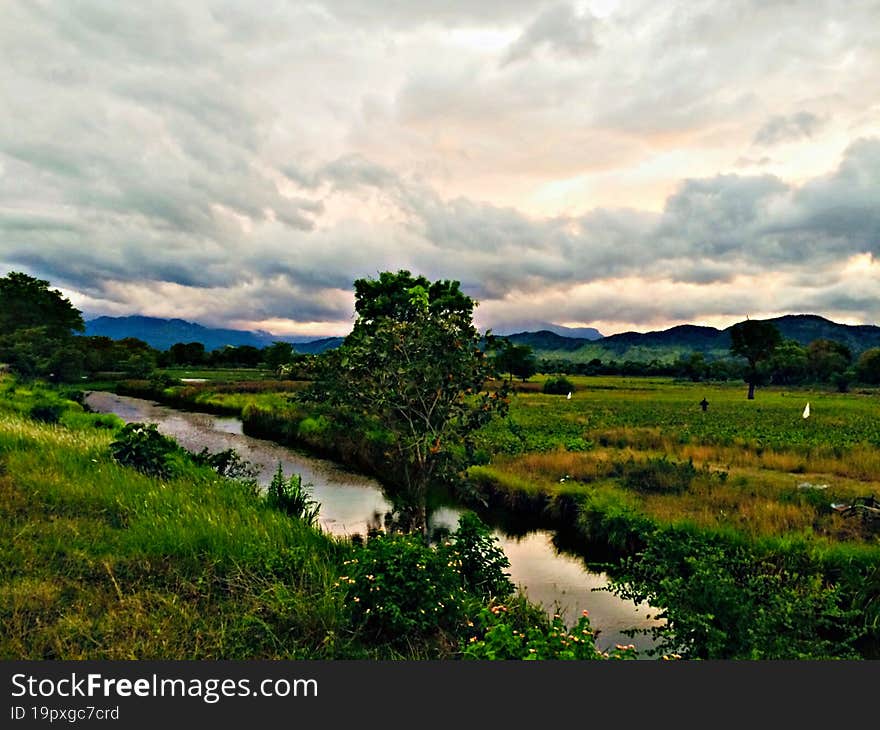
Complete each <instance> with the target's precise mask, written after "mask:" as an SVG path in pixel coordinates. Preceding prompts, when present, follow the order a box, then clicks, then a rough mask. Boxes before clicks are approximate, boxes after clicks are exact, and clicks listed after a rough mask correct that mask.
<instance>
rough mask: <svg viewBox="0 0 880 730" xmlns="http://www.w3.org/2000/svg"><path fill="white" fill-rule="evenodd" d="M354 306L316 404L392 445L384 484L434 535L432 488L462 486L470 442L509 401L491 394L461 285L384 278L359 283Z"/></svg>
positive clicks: (322, 375)
mask: <svg viewBox="0 0 880 730" xmlns="http://www.w3.org/2000/svg"><path fill="white" fill-rule="evenodd" d="M355 300H356V303H355V310H356V312H357V315H358V316H357V319H356V321H355V324H354V327H353V328H352V331H351V334H349V335H348V337H346V338H345V341H344V343H343V344H342V346H341V347H340V348H338V349H337V350H334V351H331V352H328V353H326V354H325V355H324V356H322V361H323V363H322V367H321V368H320V370H319V373H318V377H317V379H316V381H315V383H314V386H313V388H312V389H311V391H310V393H309V397H312V398H314V399H318V400H321V401H322V402H324V403H327V404H328V405H330V406H332V407H333V408H334V409H335V410H336V412H337V413H339V412H341V413H343V414H347V415H348V416H349V417H352V418H359V419H363V420H365V421H366V422H367V428H366V429H365V430H368V431H369V430H371V429H372V433H373V434H374V438H378V439H381V440H383V441H384V443H385V444H386V456H387V467H388V472H387V473H386V475H385V481H386V483H389V482H390V485H391V486H392V487H393V488H394V490H395V493H394V494H393V495H392V496H393V497H395V501H396V502H397V504H398V506H399V507H400V508H401V509H402V510H405V511H407V512H408V513H409V514H410V518H411V527H412V528H413V529H421V530H422V531H426V529H427V522H426V520H427V517H426V495H427V490H428V487H429V485H431V484H435V483H455V482H456V481H457V477H458V476H459V475H460V473H461V470H462V468H463V467H464V466H465V465H466V464H467V463H468V461H469V458H470V457H471V456H472V449H471V448H470V436H471V434H472V433H473V432H474V431H475V430H476V429H477V428H479V427H480V426H482V425H483V424H485V423H486V422H487V421H488V420H489V419H491V418H492V416H493V415H495V414H497V413H499V412H503V410H504V409H505V408H506V405H507V401H506V392H505V391H503V390H502V391H501V392H498V391H495V392H491V393H490V392H488V391H486V390H485V388H484V385H485V383H486V380H487V378H488V377H489V376H490V375H492V374H494V366H493V362H492V360H491V359H490V358H488V357H486V356H485V354H484V352H483V350H482V345H483V344H484V337H483V336H481V335H480V333H479V332H478V331H477V330H476V328H475V327H474V324H473V320H472V316H473V309H474V306H475V302H474V301H473V300H472V299H471V298H470V297H468V296H466V295H465V294H464V293H463V292H461V290H460V289H459V282H457V281H440V282H429V281H428V280H427V279H425V278H424V277H421V276H419V277H414V276H412V274H410V272H409V271H403V270H402V271H398V272H397V273H391V272H384V273H382V274H380V276H379V278H378V279H359V280H358V281H356V282H355Z"/></svg>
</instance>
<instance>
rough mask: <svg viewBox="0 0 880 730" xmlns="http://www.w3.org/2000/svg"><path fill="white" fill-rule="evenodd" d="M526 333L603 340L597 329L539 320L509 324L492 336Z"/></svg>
mask: <svg viewBox="0 0 880 730" xmlns="http://www.w3.org/2000/svg"><path fill="white" fill-rule="evenodd" d="M524 332H552V333H553V334H555V335H561V336H562V337H571V338H574V339H580V340H598V339H601V338H602V333H601V332H599V330H597V329H596V328H595V327H563V326H562V325H561V324H553V323H552V322H541V321H538V320H523V321H520V322H517V323H514V324H510V323H508V324H503V325H500V326H498V327H493V328H492V334H494V335H499V336H502V337H507V336H509V335H511V334H520V333H524Z"/></svg>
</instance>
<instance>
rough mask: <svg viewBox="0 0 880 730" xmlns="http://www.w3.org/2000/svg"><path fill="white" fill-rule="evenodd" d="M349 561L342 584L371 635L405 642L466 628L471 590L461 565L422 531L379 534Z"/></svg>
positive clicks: (354, 614) (352, 608) (354, 612)
mask: <svg viewBox="0 0 880 730" xmlns="http://www.w3.org/2000/svg"><path fill="white" fill-rule="evenodd" d="M345 565H346V566H347V568H348V575H343V576H340V579H339V585H340V586H341V587H347V588H348V593H347V596H346V604H347V606H348V608H349V610H350V612H351V616H352V621H353V623H354V624H355V625H357V626H360V627H361V629H362V630H363V631H364V632H365V633H366V634H367V635H369V636H370V637H371V638H373V639H377V640H386V641H389V642H391V643H405V642H407V641H410V640H413V639H418V638H420V637H421V638H426V637H431V636H434V635H436V634H437V632H438V631H446V632H453V633H456V634H457V633H458V632H459V631H460V630H461V628H462V624H463V617H464V615H465V603H466V599H467V593H466V591H465V590H464V588H463V586H462V580H461V577H460V575H459V574H458V572H457V565H456V564H455V562H453V561H452V560H450V556H449V555H448V554H447V553H446V551H445V550H438V549H436V548H433V547H431V546H430V545H428V544H427V543H426V542H425V540H424V539H423V538H422V537H421V536H418V535H406V534H385V533H382V532H378V533H373V534H371V535H370V536H369V538H368V539H367V541H366V543H365V544H364V545H363V547H361V548H359V549H357V550H356V552H355V556H354V557H353V558H352V559H351V560H348V561H346V562H345Z"/></svg>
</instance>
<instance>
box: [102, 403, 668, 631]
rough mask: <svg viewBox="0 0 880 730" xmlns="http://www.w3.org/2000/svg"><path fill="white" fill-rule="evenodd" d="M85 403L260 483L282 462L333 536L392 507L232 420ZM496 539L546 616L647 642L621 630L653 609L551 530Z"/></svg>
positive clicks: (446, 517)
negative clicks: (234, 463)
mask: <svg viewBox="0 0 880 730" xmlns="http://www.w3.org/2000/svg"><path fill="white" fill-rule="evenodd" d="M86 402H87V403H88V405H89V407H90V408H91V409H92V410H94V411H97V412H100V413H115V414H116V415H117V416H119V417H120V418H122V419H123V420H125V421H128V422H134V421H136V422H142V423H155V424H156V425H157V427H158V428H159V430H160V431H161V432H162V433H164V434H166V435H168V436H172V437H173V438H174V439H175V440H176V441H177V442H178V443H179V444H180V445H181V446H183V447H184V448H186V449H188V450H190V451H196V452H197V451H200V450H201V449H202V448H207V449H208V450H209V451H212V452H216V451H222V450H224V449H235V450H236V451H237V452H238V453H239V455H240V456H241V457H242V458H243V459H246V460H247V461H249V462H251V463H252V464H254V465H255V466H257V467H259V469H260V473H259V475H258V477H257V478H258V480H259V481H260V483H261V484H263V485H267V484H268V483H269V481H270V480H271V478H272V475H273V474H274V473H275V471H276V470H277V468H278V464H279V463H280V464H281V466H282V468H283V469H284V473H285V475H287V476H289V475H290V474H291V473H293V472H296V473H298V474H300V475H301V476H302V479H303V482H305V483H310V484H311V485H312V489H311V492H312V496H313V497H314V499H315V500H317V501H318V502H319V503H320V505H321V509H320V513H319V522H320V525H321V527H322V529H324V530H325V531H326V532H330V533H332V534H334V535H339V536H346V535H353V534H360V535H365V534H366V532H367V529H368V525H369V524H370V523H371V522H372V523H375V521H376V518H377V517H378V516H381V515H384V514H385V513H386V512H388V511H389V510H390V509H391V503H390V502H389V501H388V500H387V499H386V497H385V496H384V494H383V492H382V488H381V486H380V484H379V483H378V482H377V481H376V480H375V479H372V478H371V477H367V476H364V475H361V474H357V473H355V472H352V471H349V470H347V469H344V468H342V467H340V466H338V465H336V464H334V463H333V462H330V461H326V460H324V459H317V458H315V457H312V456H308V455H306V454H303V453H301V452H299V451H296V450H293V449H289V448H286V447H284V446H280V445H278V444H276V443H274V442H272V441H267V440H264V439H257V438H252V437H250V436H246V435H245V434H244V433H242V424H241V421H240V420H239V419H237V418H228V417H221V416H215V415H210V414H206V413H194V412H190V411H180V410H177V409H174V408H169V407H167V406H163V405H160V404H157V403H154V402H152V401H148V400H143V399H140V398H130V397H128V396H120V395H116V394H114V393H107V392H103V391H95V392H91V393H89V394H88V396H87V398H86ZM459 514H460V510H458V509H456V508H453V507H443V508H441V509H438V510H436V511H434V512H433V513H432V515H431V526H432V527H439V526H446V527H449V528H451V529H454V528H455V526H456V523H457V521H458V515H459ZM494 534H495V536H496V537H497V538H498V540H499V542H500V544H501V546H502V547H503V548H504V552H505V554H506V555H507V557H508V559H509V560H510V568H509V572H510V578H511V580H512V581H513V582H514V583H515V584H516V585H517V586H519V587H521V588H522V589H523V591H524V592H525V593H526V594H527V595H528V597H529V598H530V599H531V600H532V601H534V602H535V603H540V604H542V605H543V606H544V607H545V608H546V609H547V611H548V613H553V612H556V611H559V612H561V613H562V616H563V618H564V619H565V621H566V623H567V624H571V623H574V621H575V620H576V619H577V618H578V617H579V616H580V615H581V611H584V610H586V611H588V612H589V616H590V622H591V624H592V627H593V629H594V630H595V631H597V633H598V638H597V642H596V643H597V645H598V646H599V648H601V649H608V648H610V647H613V646H614V645H615V644H618V643H619V644H630V643H632V644H635V645H636V647H637V648H639V649H644V648H648V647H650V646H652V645H653V642H652V640H651V638H650V636H644V635H636V636H634V637H629V636H627V635H625V634H623V633H622V631H624V630H625V629H631V628H646V627H649V626H654V625H657V623H658V621H657V619H654V618H653V617H652V613H655V611H653V610H652V609H650V608H648V607H645V606H636V605H635V604H634V603H633V602H632V601H627V600H624V599H622V598H619V597H617V596H615V595H613V594H612V593H609V592H607V591H601V590H597V589H601V588H603V587H604V586H606V585H607V578H606V576H605V574H604V573H596V572H592V571H590V570H589V569H587V568H586V566H585V564H584V562H583V560H582V559H581V558H579V557H576V556H574V555H569V554H566V553H562V552H560V551H558V550H557V549H556V548H555V547H554V545H553V534H552V533H551V532H549V531H547V530H535V531H532V532H529V533H527V534H526V535H524V536H523V535H508V534H506V533H505V532H504V531H502V530H500V529H495V530H494Z"/></svg>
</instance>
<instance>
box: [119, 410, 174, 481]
mask: <svg viewBox="0 0 880 730" xmlns="http://www.w3.org/2000/svg"><path fill="white" fill-rule="evenodd" d="M181 452H182V449H181V448H180V447H179V446H178V445H177V442H176V441H175V440H174V439H172V438H169V437H168V436H164V435H163V434H161V433H159V429H158V428H157V427H156V424H155V423H150V424H144V423H127V424H125V426H123V427H122V429H121V430H120V431H119V434H118V436H117V437H116V440H115V441H113V442H112V443H111V444H110V453H111V455H112V456H113V458H114V459H115V460H116V461H117V462H119V463H120V464H122V465H123V466H130V467H132V468H133V469H137V470H138V471H139V472H141V473H142V474H146V475H147V476H153V477H158V478H160V479H167V478H168V477H170V476H171V475H172V473H173V471H174V468H173V464H172V459H173V457H174V456H176V455H179V454H180V453H181Z"/></svg>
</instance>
